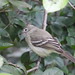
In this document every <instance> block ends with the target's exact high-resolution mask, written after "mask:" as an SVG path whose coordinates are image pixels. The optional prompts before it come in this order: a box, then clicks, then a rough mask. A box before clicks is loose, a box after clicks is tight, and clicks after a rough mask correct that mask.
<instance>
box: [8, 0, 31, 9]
mask: <svg viewBox="0 0 75 75" xmlns="http://www.w3.org/2000/svg"><path fill="white" fill-rule="evenodd" d="M9 2H10V3H11V4H12V5H14V6H16V7H17V8H18V9H19V10H22V9H25V8H29V9H31V8H32V6H31V5H29V4H27V3H26V2H24V1H15V0H10V1H9Z"/></svg>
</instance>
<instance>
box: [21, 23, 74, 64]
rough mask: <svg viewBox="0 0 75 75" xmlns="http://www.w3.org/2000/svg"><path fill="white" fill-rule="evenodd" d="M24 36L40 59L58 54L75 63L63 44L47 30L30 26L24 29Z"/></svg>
mask: <svg viewBox="0 0 75 75" xmlns="http://www.w3.org/2000/svg"><path fill="white" fill-rule="evenodd" d="M22 35H23V36H24V37H25V40H26V42H27V44H28V46H29V47H30V49H31V50H32V51H33V52H35V53H36V54H37V55H39V56H40V57H46V56H48V55H50V54H51V53H57V54H60V55H62V56H64V57H66V58H67V59H69V60H70V61H72V62H73V63H75V58H74V57H73V56H72V54H70V53H69V52H68V51H66V50H64V49H63V48H62V47H61V44H60V43H59V42H58V41H57V40H56V39H55V38H54V37H53V36H52V35H51V34H50V33H49V32H47V31H46V30H43V29H40V28H38V27H36V26H34V25H31V24H29V25H27V26H26V27H25V28H24V29H23V31H22Z"/></svg>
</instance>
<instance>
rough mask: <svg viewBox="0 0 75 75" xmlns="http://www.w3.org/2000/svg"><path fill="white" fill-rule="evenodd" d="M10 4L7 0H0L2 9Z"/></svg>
mask: <svg viewBox="0 0 75 75" xmlns="http://www.w3.org/2000/svg"><path fill="white" fill-rule="evenodd" d="M6 4H8V1H7V0H0V8H2V6H4V5H6Z"/></svg>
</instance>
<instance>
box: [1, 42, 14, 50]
mask: <svg viewBox="0 0 75 75" xmlns="http://www.w3.org/2000/svg"><path fill="white" fill-rule="evenodd" d="M12 46H13V44H11V43H3V42H0V50H3V49H6V48H9V47H12Z"/></svg>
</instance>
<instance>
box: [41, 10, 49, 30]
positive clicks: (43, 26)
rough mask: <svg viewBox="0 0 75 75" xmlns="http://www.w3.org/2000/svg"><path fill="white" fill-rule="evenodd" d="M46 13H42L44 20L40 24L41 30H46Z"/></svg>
mask: <svg viewBox="0 0 75 75" xmlns="http://www.w3.org/2000/svg"><path fill="white" fill-rule="evenodd" d="M47 14H48V13H47V11H46V10H45V11H44V19H43V23H42V29H44V30H45V29H46V26H47Z"/></svg>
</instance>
